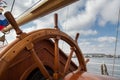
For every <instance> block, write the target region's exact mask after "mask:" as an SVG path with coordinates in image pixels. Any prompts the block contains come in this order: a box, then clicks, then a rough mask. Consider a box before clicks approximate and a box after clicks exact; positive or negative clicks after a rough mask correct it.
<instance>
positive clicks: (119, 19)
mask: <svg viewBox="0 0 120 80" xmlns="http://www.w3.org/2000/svg"><path fill="white" fill-rule="evenodd" d="M119 21H120V8H119V12H118V22H117V25H116V27H117V28H116V29H117V33H116V41H115V52H114V56H113V69H112V76H114V68H115V57H116V51H117V43H118V33H119Z"/></svg>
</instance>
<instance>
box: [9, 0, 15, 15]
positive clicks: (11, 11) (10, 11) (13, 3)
mask: <svg viewBox="0 0 120 80" xmlns="http://www.w3.org/2000/svg"><path fill="white" fill-rule="evenodd" d="M14 4H15V0H13V3H12V6H11V10H10V12H11V13H12V11H13V7H14Z"/></svg>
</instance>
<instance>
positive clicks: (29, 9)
mask: <svg viewBox="0 0 120 80" xmlns="http://www.w3.org/2000/svg"><path fill="white" fill-rule="evenodd" d="M40 1H41V0H38V1H37V2H35V3H34V4H33V5H32V6H31V7H29V8H28V9H26V10H25V11H24V12H22V13H21V14H20V15H19V16H17V18H18V17H20V16H21V15H23V14H24V13H25V12H27V11H29V10H30V9H31V8H32V7H33V6H35V5H36V4H37V3H39V2H40Z"/></svg>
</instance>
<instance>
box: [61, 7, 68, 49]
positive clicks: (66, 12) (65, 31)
mask: <svg viewBox="0 0 120 80" xmlns="http://www.w3.org/2000/svg"><path fill="white" fill-rule="evenodd" d="M68 13H69V6H68V7H66V21H67V20H68ZM64 27H65V28H64V32H66V27H67V22H66V23H65V25H64ZM64 43H65V42H62V49H63V46H64Z"/></svg>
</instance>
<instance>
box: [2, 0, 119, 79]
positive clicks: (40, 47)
mask: <svg viewBox="0 0 120 80" xmlns="http://www.w3.org/2000/svg"><path fill="white" fill-rule="evenodd" d="M76 1H78V0H44V1H43V2H42V3H38V4H37V5H36V6H34V7H33V8H32V9H30V10H29V11H28V12H26V13H25V14H23V15H22V16H21V17H19V18H18V19H16V20H15V19H14V17H13V15H12V14H11V13H10V12H6V13H5V16H6V18H7V20H8V21H9V23H10V24H9V25H8V26H7V27H6V28H5V29H4V30H3V32H6V31H9V30H10V29H14V30H15V32H16V35H17V36H16V39H15V40H14V41H13V42H12V43H10V44H8V45H7V46H6V47H5V48H3V49H2V50H1V51H0V80H120V79H118V78H114V77H110V76H103V75H96V74H92V73H88V72H87V68H86V61H85V59H84V57H83V54H82V51H81V49H80V48H79V46H78V43H77V40H78V38H79V33H77V34H76V37H75V39H73V38H71V37H70V36H69V35H68V34H66V33H65V32H62V31H61V30H60V29H59V26H58V15H57V14H55V15H54V28H47V29H39V30H35V31H31V32H29V33H25V32H23V31H22V30H21V29H20V28H19V26H21V25H24V24H26V23H28V22H30V21H32V20H34V19H36V18H38V17H42V16H45V15H47V14H49V13H51V12H53V11H55V10H58V9H60V8H62V7H65V6H67V5H69V4H71V3H73V2H76ZM60 40H63V41H65V42H66V43H67V44H69V45H70V47H71V51H70V53H69V56H66V55H65V53H64V52H63V51H62V50H61V49H60V48H59V41H60ZM73 54H76V57H77V60H78V63H79V66H77V65H76V64H75V63H74V62H72V61H71V58H72V55H73Z"/></svg>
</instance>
